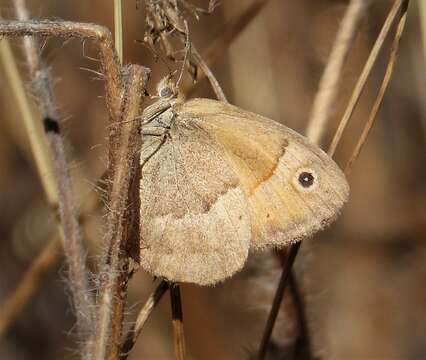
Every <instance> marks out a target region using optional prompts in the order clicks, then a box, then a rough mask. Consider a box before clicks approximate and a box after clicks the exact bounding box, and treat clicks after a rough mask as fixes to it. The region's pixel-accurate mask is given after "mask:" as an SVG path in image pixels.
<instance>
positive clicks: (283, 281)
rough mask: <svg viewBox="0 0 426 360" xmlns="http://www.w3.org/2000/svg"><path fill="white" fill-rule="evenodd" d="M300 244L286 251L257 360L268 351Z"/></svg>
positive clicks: (263, 356)
mask: <svg viewBox="0 0 426 360" xmlns="http://www.w3.org/2000/svg"><path fill="white" fill-rule="evenodd" d="M300 244H301V242H300V241H299V242H297V243H295V244H294V245H292V246H291V247H290V249H289V250H288V253H287V256H286V260H285V264H284V266H283V270H282V273H281V278H280V282H279V284H278V288H277V290H276V292H275V296H274V300H273V303H272V307H271V310H270V312H269V315H268V320H267V322H266V326H265V329H264V331H263V335H262V340H261V342H260V347H259V352H258V357H257V358H258V360H263V359H265V356H266V352H267V350H268V345H269V341H270V339H271V336H272V331H273V330H274V326H275V322H276V320H277V316H278V312H279V310H280V307H281V303H282V300H283V298H284V291H285V289H286V287H287V283H288V279H289V276H290V273H291V268H292V266H293V263H294V260H295V259H296V255H297V253H298V251H299V248H300Z"/></svg>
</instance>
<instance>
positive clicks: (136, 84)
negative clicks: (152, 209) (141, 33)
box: [92, 65, 148, 360]
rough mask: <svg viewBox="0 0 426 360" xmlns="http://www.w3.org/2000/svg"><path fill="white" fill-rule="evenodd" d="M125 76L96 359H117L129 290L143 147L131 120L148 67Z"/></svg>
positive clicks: (113, 144) (114, 135)
mask: <svg viewBox="0 0 426 360" xmlns="http://www.w3.org/2000/svg"><path fill="white" fill-rule="evenodd" d="M127 71H128V74H127V76H126V78H127V80H126V87H125V94H124V96H123V101H122V108H121V110H120V113H121V114H122V117H121V119H120V118H119V119H117V121H116V122H115V123H113V124H112V125H113V126H111V134H110V151H109V153H110V160H109V163H110V164H109V169H110V170H109V171H110V172H109V173H110V174H111V175H110V176H111V182H110V183H111V185H110V190H109V191H110V192H109V200H108V209H109V212H108V216H107V231H106V239H105V242H106V243H107V244H108V253H107V256H106V260H105V266H104V269H102V271H101V277H102V278H104V279H103V280H101V293H100V300H99V310H98V317H97V326H96V331H95V334H96V336H95V338H96V343H95V346H94V349H93V356H92V358H93V359H96V360H104V359H106V358H109V359H117V358H118V356H119V346H120V337H121V332H122V323H123V321H122V320H123V309H124V300H125V296H126V289H127V280H128V274H127V268H128V261H129V256H128V254H127V253H126V246H127V240H128V235H129V232H130V230H129V225H130V224H129V223H128V221H126V220H127V218H126V215H128V214H129V212H128V207H129V201H130V200H129V193H131V180H132V178H133V177H134V176H135V171H136V169H137V166H135V164H136V163H137V156H136V155H137V153H138V149H139V148H140V146H141V137H140V136H139V135H138V126H139V125H138V122H137V121H132V120H134V119H135V118H137V117H138V116H139V115H140V114H141V100H142V96H143V94H144V90H145V84H146V81H147V78H148V70H147V69H145V68H143V67H140V66H137V65H132V66H130V67H129V68H128V69H127Z"/></svg>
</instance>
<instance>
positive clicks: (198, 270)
mask: <svg viewBox="0 0 426 360" xmlns="http://www.w3.org/2000/svg"><path fill="white" fill-rule="evenodd" d="M167 115H168V114H165V116H167ZM169 115H170V114H169ZM162 142H163V143H162ZM160 143H162V145H161V146H159V145H160ZM141 163H142V164H143V166H142V178H141V188H140V196H141V219H140V223H141V252H140V261H141V266H142V267H143V268H144V269H145V270H147V271H149V272H150V273H152V274H153V275H156V276H161V277H165V278H167V279H169V280H172V281H182V282H191V283H197V284H201V285H207V284H213V283H216V282H218V281H221V280H223V279H225V278H227V277H229V276H231V275H232V274H233V273H235V272H236V271H238V270H239V269H240V268H241V267H242V266H243V265H244V262H245V260H246V258H247V254H248V248H249V244H250V237H251V230H250V215H249V210H248V205H247V202H246V200H245V194H244V192H243V190H242V189H241V188H240V187H239V180H238V178H237V176H236V175H235V173H234V171H233V169H231V168H230V165H229V164H228V162H227V160H226V156H225V155H224V154H222V153H221V148H220V147H218V146H217V144H215V143H214V142H213V141H212V139H211V137H210V136H208V134H205V133H204V132H202V131H199V129H197V128H193V127H191V126H189V127H185V126H178V127H173V128H172V129H171V130H170V133H169V136H167V137H166V138H165V141H164V139H163V138H161V137H154V136H144V141H143V148H142V153H141Z"/></svg>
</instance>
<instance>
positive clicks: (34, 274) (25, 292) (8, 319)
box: [0, 235, 62, 337]
mask: <svg viewBox="0 0 426 360" xmlns="http://www.w3.org/2000/svg"><path fill="white" fill-rule="evenodd" d="M61 246H62V245H61V241H60V238H59V236H58V235H56V236H55V237H54V238H53V239H51V240H50V241H49V244H48V246H46V247H45V248H44V249H43V251H42V252H41V253H40V255H39V256H38V257H37V258H36V259H35V260H34V261H33V263H32V264H31V266H30V268H29V269H28V270H27V271H26V272H25V274H24V276H23V277H22V279H21V280H20V282H19V284H18V287H17V288H16V289H15V290H14V292H13V293H12V295H11V296H9V297H8V298H7V300H6V301H4V302H3V303H2V304H1V307H0V337H1V336H2V335H3V334H4V333H5V331H6V330H7V329H8V328H9V326H10V325H11V324H12V323H13V322H14V321H15V319H16V318H17V317H18V315H19V313H20V312H21V311H22V309H23V308H24V306H25V305H26V304H27V302H28V300H29V299H30V298H31V297H32V296H33V294H34V293H35V291H36V290H37V289H38V287H39V285H40V283H41V280H42V278H43V275H44V274H45V273H46V272H47V271H48V270H49V269H50V268H51V267H52V266H53V265H55V264H56V263H57V262H58V260H59V256H58V253H59V252H60V249H61Z"/></svg>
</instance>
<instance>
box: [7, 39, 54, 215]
mask: <svg viewBox="0 0 426 360" xmlns="http://www.w3.org/2000/svg"><path fill="white" fill-rule="evenodd" d="M0 61H1V63H2V65H3V68H4V74H5V75H6V78H7V79H8V82H9V84H10V87H11V90H12V94H13V96H14V97H15V99H16V103H17V108H18V110H19V112H20V115H21V118H22V121H23V124H24V126H25V130H26V133H27V134H28V138H29V141H30V146H31V151H32V154H33V156H34V161H35V164H36V168H37V172H38V176H39V177H40V180H41V184H42V187H43V190H44V192H45V195H46V199H47V202H48V203H49V204H50V205H51V206H52V207H54V208H56V207H57V204H58V191H57V189H56V181H55V178H54V176H53V169H52V162H51V160H50V157H49V150H48V148H47V143H46V141H45V137H44V135H43V127H42V126H41V124H40V120H39V119H38V118H37V119H36V118H35V115H34V114H33V112H32V109H31V105H30V102H29V101H28V97H27V95H26V91H25V85H24V82H23V80H22V78H21V75H20V73H19V70H18V67H17V66H16V61H15V58H14V56H13V53H12V49H11V48H10V45H9V42H8V41H7V40H6V39H2V40H0Z"/></svg>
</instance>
